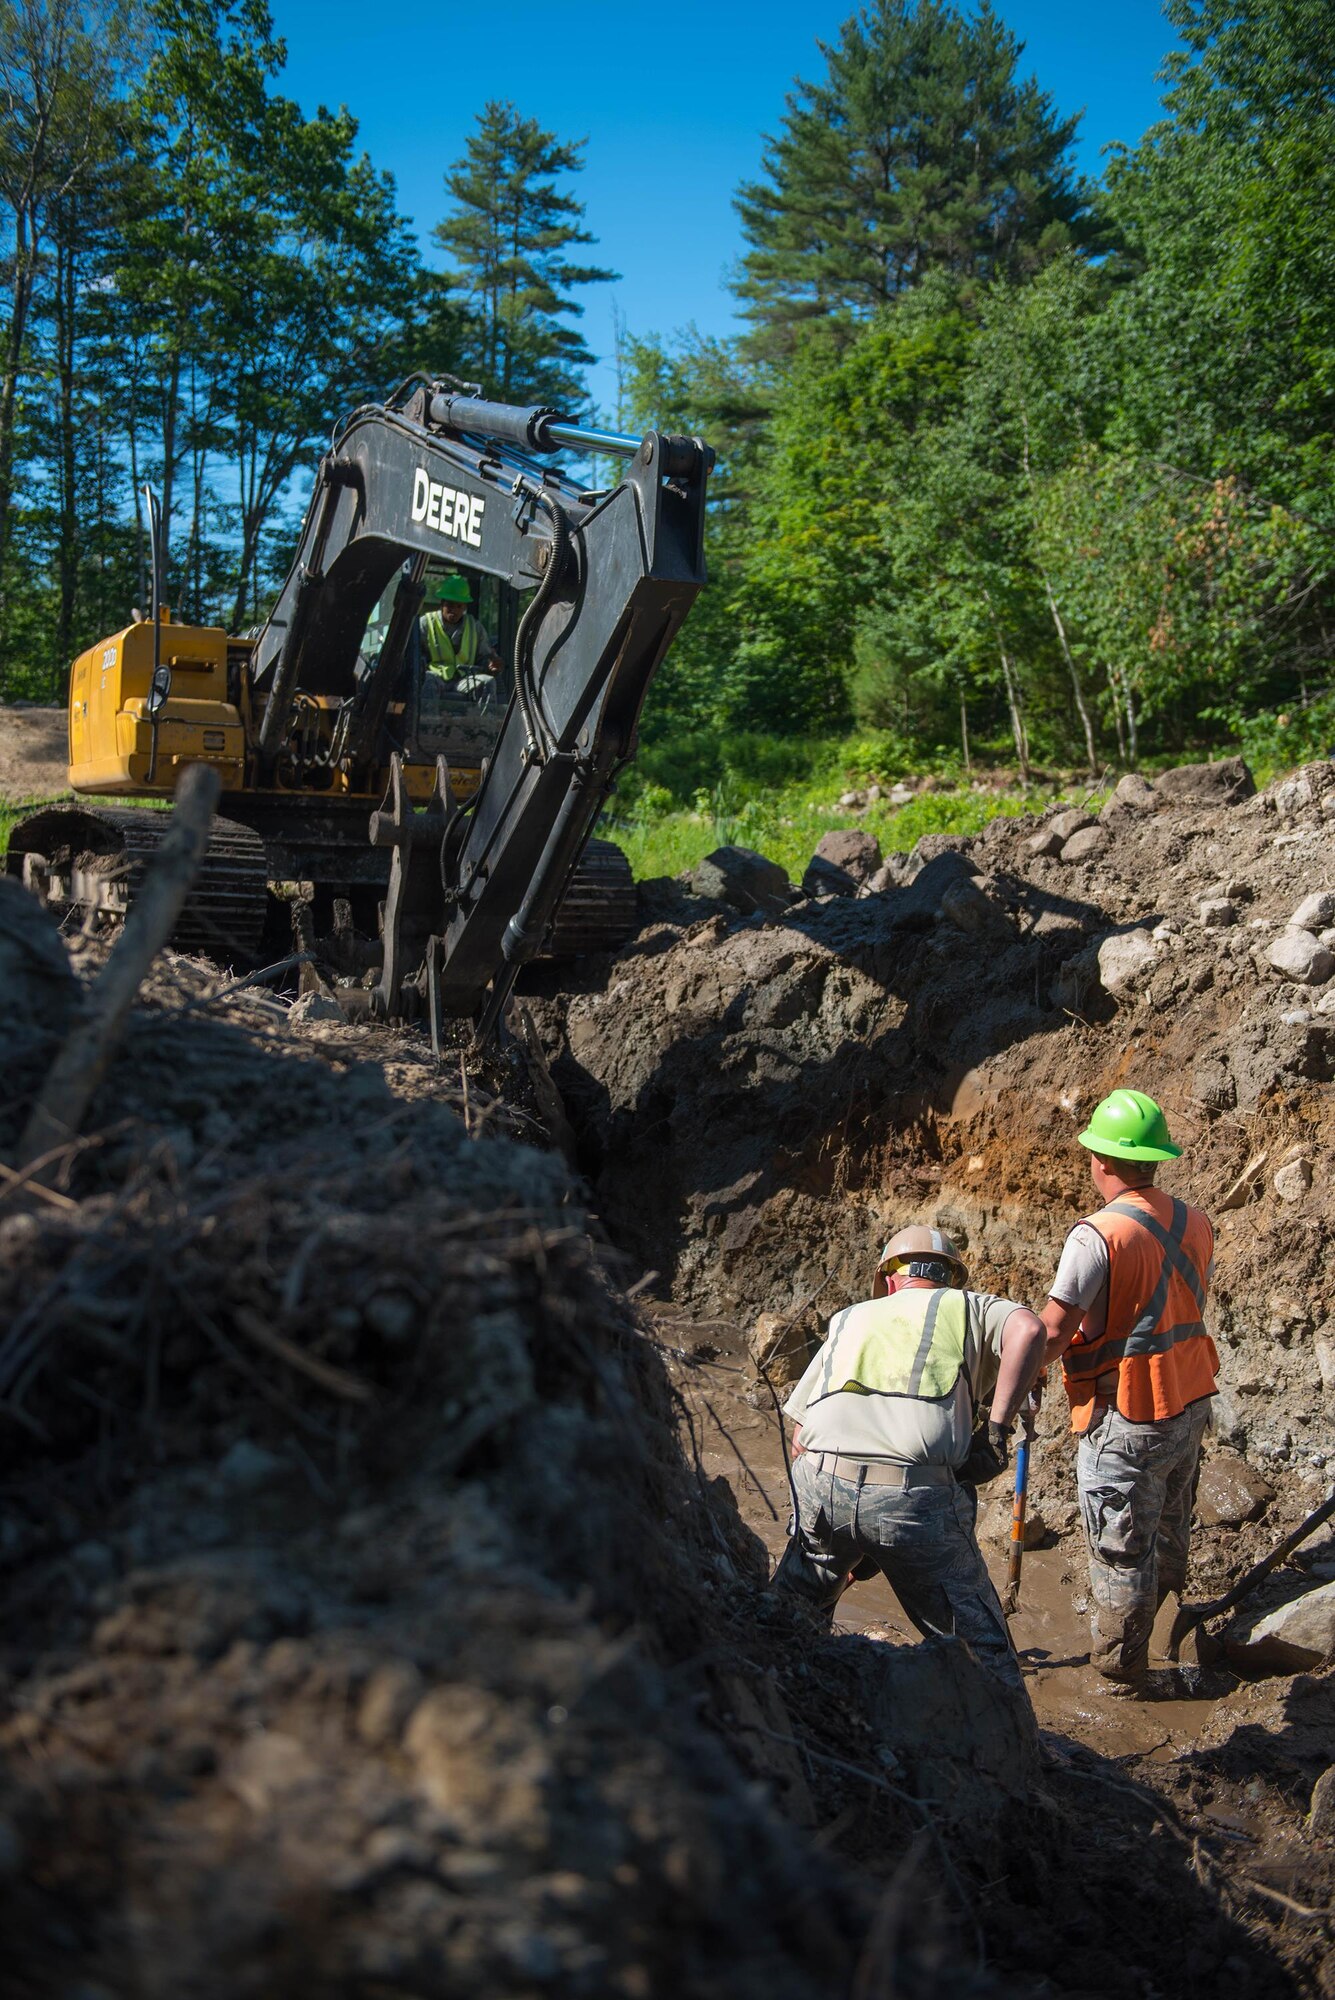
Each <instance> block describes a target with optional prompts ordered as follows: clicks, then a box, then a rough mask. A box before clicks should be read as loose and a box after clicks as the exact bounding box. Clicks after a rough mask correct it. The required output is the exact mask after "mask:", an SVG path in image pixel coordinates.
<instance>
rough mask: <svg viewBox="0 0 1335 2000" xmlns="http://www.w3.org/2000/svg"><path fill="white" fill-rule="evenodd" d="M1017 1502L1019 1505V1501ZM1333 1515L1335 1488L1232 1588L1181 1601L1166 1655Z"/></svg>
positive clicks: (1246, 1593) (1176, 1650)
mask: <svg viewBox="0 0 1335 2000" xmlns="http://www.w3.org/2000/svg"><path fill="white" fill-rule="evenodd" d="M1018 1478H1019V1473H1018V1469H1017V1473H1016V1479H1017V1483H1018ZM1016 1504H1017V1506H1018V1504H1019V1503H1018V1501H1017V1503H1016ZM1332 1515H1335V1492H1331V1493H1328V1494H1327V1496H1326V1498H1325V1499H1324V1500H1323V1501H1322V1502H1321V1505H1320V1506H1319V1507H1314V1508H1313V1510H1312V1512H1311V1513H1310V1514H1309V1515H1308V1516H1307V1519H1306V1520H1305V1521H1299V1523H1298V1525H1297V1527H1296V1528H1291V1529H1290V1530H1289V1532H1288V1534H1287V1535H1285V1537H1284V1539H1283V1541H1282V1542H1280V1543H1279V1544H1278V1546H1277V1547H1276V1548H1273V1549H1271V1551H1270V1554H1269V1555H1268V1556H1263V1557H1262V1559H1261V1561H1260V1562H1259V1563H1253V1565H1252V1567H1251V1568H1250V1569H1249V1570H1248V1571H1247V1574H1246V1575H1245V1576H1244V1577H1242V1578H1241V1579H1240V1580H1239V1582H1237V1583H1235V1584H1234V1586H1233V1588H1232V1590H1227V1591H1225V1593H1224V1595H1223V1596H1222V1597H1216V1598H1215V1599H1214V1601H1213V1602H1212V1603H1210V1604H1197V1605H1191V1604H1184V1605H1183V1607H1182V1609H1181V1610H1180V1611H1179V1612H1178V1614H1177V1617H1176V1618H1175V1619H1174V1620H1173V1629H1172V1631H1171V1632H1170V1633H1169V1635H1168V1657H1169V1659H1170V1660H1176V1659H1177V1657H1178V1655H1179V1653H1180V1652H1181V1648H1182V1641H1183V1640H1184V1639H1185V1638H1186V1636H1187V1634H1188V1632H1194V1631H1195V1630H1196V1627H1197V1626H1198V1625H1203V1624H1204V1623H1205V1621H1206V1619H1207V1618H1217V1617H1219V1615H1220V1613H1221V1612H1224V1611H1231V1610H1232V1609H1233V1606H1234V1605H1235V1604H1240V1603H1241V1602H1242V1600H1243V1598H1244V1597H1248V1596H1250V1594H1251V1593H1252V1591H1253V1590H1255V1588H1256V1586H1257V1584H1258V1583H1264V1581H1265V1579H1266V1578H1267V1577H1268V1576H1269V1574H1270V1572H1271V1570H1272V1569H1274V1568H1276V1567H1277V1565H1278V1564H1280V1563H1282V1562H1283V1560H1284V1558H1285V1556H1289V1555H1292V1554H1293V1551H1294V1550H1295V1549H1296V1548H1297V1546H1298V1544H1299V1542H1305V1541H1306V1540H1307V1537H1308V1536H1309V1535H1310V1534H1313V1533H1314V1532H1315V1531H1316V1529H1318V1528H1319V1527H1320V1526H1321V1524H1322V1522H1323V1521H1329V1520H1330V1518H1331V1516H1332ZM1017 1574H1018V1571H1017V1569H1016V1566H1015V1557H1014V1555H1012V1557H1011V1575H1012V1576H1015V1575H1017Z"/></svg>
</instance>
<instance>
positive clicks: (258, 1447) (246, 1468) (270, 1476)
mask: <svg viewBox="0 0 1335 2000" xmlns="http://www.w3.org/2000/svg"><path fill="white" fill-rule="evenodd" d="M291 1470H292V1468H291V1466H290V1465H289V1464H288V1462H287V1460H286V1459H285V1458H279V1457H278V1456H277V1454H276V1453H274V1452H272V1451H266V1450H265V1449H264V1446H263V1445H262V1444H253V1443H252V1442H251V1440H250V1439H249V1438H238V1439H237V1441H236V1443H235V1444H234V1445H233V1446H232V1447H231V1449H230V1451H226V1452H224V1454H223V1456H222V1457H221V1458H220V1459H219V1461H218V1482H219V1484H220V1485H222V1486H224V1487H226V1488H228V1489H229V1490H230V1491H231V1492H233V1493H259V1492H262V1491H263V1489H264V1488H265V1487H266V1486H274V1485H276V1484H277V1483H278V1481H279V1480H280V1479H286V1478H287V1477H288V1475H289V1473H290V1472H291Z"/></svg>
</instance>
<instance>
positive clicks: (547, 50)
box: [272, 0, 1175, 406]
mask: <svg viewBox="0 0 1335 2000" xmlns="http://www.w3.org/2000/svg"><path fill="white" fill-rule="evenodd" d="M272 4H273V8H274V18H275V23H276V26H277V28H278V31H279V33H280V34H282V35H283V36H284V37H285V38H286V40H287V43H288V67H287V70H286V72H285V75H284V77H283V79H282V81H281V83H280V85H279V87H280V88H281V89H283V90H284V91H285V92H286V93H287V94H288V95H290V96H292V97H295V98H296V99H297V101H298V102H299V103H300V104H302V105H303V106H304V107H305V108H306V109H308V110H311V109H313V108H314V106H315V105H316V104H317V103H324V104H328V105H330V106H336V105H339V104H346V105H347V106H348V108H349V110H350V111H351V112H352V113H353V115H354V116H355V117H356V118H357V120H358V121H359V123H360V127H361V139H362V143H363V144H364V145H365V147H366V150H367V151H368V152H369V153H370V155H371V158H372V159H373V160H374V161H375V163H376V165H377V166H379V167H381V168H383V169H386V170H387V171H389V172H390V173H392V174H393V175H394V178H395V180H396V182H397V184H398V189H399V202H400V206H401V208H402V209H403V211H404V212H405V213H406V214H407V215H409V216H411V217H412V218H413V221H414V223H415V224H416V226H417V229H418V232H419V235H420V236H421V238H422V243H423V249H424V251H425V252H426V253H427V255H428V256H429V257H431V258H432V260H433V261H435V258H434V252H433V251H432V248H431V245H430V231H431V225H432V224H433V223H434V222H435V221H436V220H437V219H438V218H439V216H440V214H441V212H442V210H443V207H444V203H445V196H444V190H443V185H442V176H443V175H444V172H445V170H446V168H447V167H448V166H449V165H450V163H451V162H452V161H453V160H455V159H457V158H458V156H459V155H460V154H461V153H462V151H463V147H464V143H465V140H466V138H467V135H468V132H469V130H470V128H471V125H472V121H473V117H474V115H475V113H476V111H477V110H478V109H479V107H480V106H481V105H482V104H483V103H484V102H485V101H486V100H487V99H488V98H492V97H499V98H509V99H512V100H513V102H514V103H515V104H516V105H517V106H518V108H519V109H520V111H522V112H523V113H524V114H525V115H526V116H531V117H535V118H538V119H540V120H541V121H542V122H543V124H544V125H546V126H548V127H549V128H550V129H552V130H554V131H556V132H557V133H559V134H560V135H561V137H562V138H578V137H581V136H583V135H585V134H587V135H588V146H587V149H586V153H585V160H586V168H585V171H584V173H583V174H582V175H581V176H580V181H579V192H580V194H581V195H582V197H583V199H584V202H585V204H586V207H587V211H588V221H589V226H590V227H591V228H592V229H593V231H594V232H595V234H596V235H597V237H598V248H597V250H596V251H595V252H592V253H591V255H592V256H593V257H594V259H595V261H598V262H601V263H603V264H605V265H608V266H610V267H611V268H612V269H614V270H617V271H619V272H620V273H621V274H622V275H621V278H620V280H619V282H618V283H617V284H615V285H603V286H598V287H595V288H591V289H590V291H589V292H588V294H587V295H586V296H587V303H586V312H585V318H584V332H585V336H586V338H587V340H588V342H589V345H590V346H591V347H592V348H593V350H594V352H595V353H596V354H599V355H600V356H603V357H606V356H607V355H608V354H609V353H610V351H611V345H612V305H611V302H612V300H613V299H615V301H616V305H617V307H618V309H619V310H620V312H621V314H622V315H623V316H624V319H625V321H626V324H627V325H628V326H629V328H630V330H631V331H632V332H633V333H640V334H644V333H650V332H656V333H660V334H669V333H671V332H672V331H673V330H674V329H675V328H677V327H681V326H685V325H686V324H687V322H689V321H692V320H693V321H694V322H695V323H696V324H697V325H698V326H699V327H700V328H701V330H702V331H704V332H706V333H720V334H722V333H727V332H729V331H730V330H732V327H733V318H732V300H731V296H730V294H729V292H728V287H727V277H728V271H729V268H730V267H731V265H732V264H733V262H734V261H735V259H736V257H737V256H738V254H739V251H740V249H741V241H740V237H739V234H738V229H737V219H736V217H735V215H734V214H733V210H732V195H733V191H734V189H735V188H736V186H737V183H738V182H739V181H740V180H743V179H746V178H750V177H752V176H754V174H755V173H756V171H757V168H758V165H759V161H760V153H761V143H762V141H761V135H762V133H764V132H767V131H773V130H774V129H776V127H777V126H778V124H779V121H780V119H781V117H782V112H783V103H784V97H785V95H786V93H787V91H788V90H789V89H790V88H791V85H792V81H793V79H794V77H796V76H812V75H816V74H818V73H819V70H820V67H821V64H820V56H819V53H818V51H817V48H816V42H817V40H818V38H820V37H825V38H826V39H829V38H830V37H832V36H833V35H834V34H835V33H836V32H837V30H838V27H839V24H840V22H841V21H843V20H844V19H846V18H847V16H848V14H849V13H850V12H852V11H853V10H852V7H851V5H850V4H849V0H807V4H805V5H799V4H796V0H767V3H766V0H717V4H715V5H712V6H711V5H708V4H706V0H666V4H664V5H663V6H661V7H653V6H646V5H644V4H643V0H621V3H620V4H615V5H614V4H612V0H581V4H580V5H578V6H576V7H572V8H561V9H550V8H542V7H536V6H533V5H528V6H516V5H513V4H510V0H489V4H484V5H483V6H481V7H480V8H478V9H477V10H476V11H475V12H472V13H464V12H463V11H462V10H460V11H459V12H454V11H450V12H446V11H445V10H444V9H442V8H440V7H438V6H435V5H432V4H429V0H398V4H396V5H394V6H392V7H391V6H387V7H386V8H385V10H384V12H383V13H381V12H380V11H379V10H378V9H376V8H371V7H368V6H367V5H366V0H272ZM998 11H999V12H1000V13H1001V14H1002V15H1003V17H1004V18H1005V19H1006V20H1007V22H1008V23H1009V24H1010V26H1011V27H1012V29H1013V30H1014V31H1015V33H1016V34H1017V35H1018V36H1019V37H1020V39H1021V40H1022V41H1023V42H1024V43H1025V44H1026V52H1025V57H1024V68H1025V69H1026V71H1032V72H1033V73H1034V74H1035V75H1036V76H1037V77H1038V79H1039V82H1040V83H1041V84H1042V85H1043V87H1044V88H1045V89H1046V90H1049V91H1050V92H1051V93H1052V95H1053V97H1054V99H1055V101H1056V104H1057V107H1058V109H1059V110H1060V111H1062V112H1071V111H1076V110H1080V109H1082V108H1083V110H1084V114H1085V115H1084V118H1083V121H1082V124H1081V137H1080V142H1079V145H1078V147H1077V159H1078V163H1079V165H1080V167H1081V168H1082V169H1083V171H1085V172H1086V173H1088V174H1091V175H1097V174H1098V173H1099V172H1100V171H1101V168H1102V160H1101V155H1102V151H1103V148H1104V147H1105V146H1107V145H1109V144H1111V143H1113V142H1115V141H1118V140H1123V141H1126V142H1132V141H1134V140H1135V139H1137V138H1138V137H1139V136H1140V134H1141V132H1142V131H1143V130H1144V129H1145V127H1146V126H1147V125H1148V124H1150V123H1151V122H1152V121H1153V119H1154V118H1155V116H1156V115H1157V112H1158V100H1159V86H1158V85H1157V84H1156V82H1155V74H1156V71H1157V70H1158V68H1159V66H1160V64H1161V62H1162V60H1163V57H1164V55H1165V53H1166V52H1167V51H1168V49H1169V48H1171V47H1172V46H1173V43H1174V40H1175V37H1174V36H1173V33H1172V31H1171V29H1170V28H1169V27H1168V24H1167V23H1166V22H1165V21H1164V20H1163V18H1162V15H1161V12H1160V8H1159V5H1158V0H1102V4H1101V5H1091V4H1089V0H1085V4H1084V5H1075V6H1073V5H1072V4H1071V0H999V6H998ZM592 387H593V391H594V394H595V396H596V397H597V398H598V399H599V400H600V401H601V402H602V403H603V404H604V405H605V406H610V403H611V399H612V395H613V378H612V374H611V370H610V368H609V367H608V366H607V364H606V362H605V361H604V364H603V365H602V366H601V367H600V368H599V369H598V370H597V371H595V375H594V378H593V382H592Z"/></svg>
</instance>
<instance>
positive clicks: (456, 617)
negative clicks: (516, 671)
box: [418, 576, 502, 694]
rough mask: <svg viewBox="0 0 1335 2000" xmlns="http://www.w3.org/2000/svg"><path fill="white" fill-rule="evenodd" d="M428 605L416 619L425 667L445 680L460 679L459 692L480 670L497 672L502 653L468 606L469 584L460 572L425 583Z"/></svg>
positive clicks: (491, 672)
mask: <svg viewBox="0 0 1335 2000" xmlns="http://www.w3.org/2000/svg"><path fill="white" fill-rule="evenodd" d="M427 600H428V602H429V603H430V605H431V607H432V608H431V609H430V610H429V611H424V612H423V614H422V616H421V618H420V619H419V620H418V629H419V631H420V634H421V640H422V658H423V662H424V664H425V666H426V668H427V671H428V672H429V673H430V674H431V675H433V676H435V677H436V678H438V679H440V680H442V681H445V682H454V681H459V682H460V683H461V686H460V692H461V693H465V694H467V693H471V692H473V689H472V687H471V686H470V685H468V683H469V682H470V681H471V680H472V678H473V676H475V675H476V674H479V673H488V674H495V673H499V672H500V669H501V665H502V661H501V656H500V654H499V653H498V652H497V651H496V648H495V646H494V645H493V644H492V642H491V639H490V637H489V636H488V634H487V631H486V629H485V627H484V626H483V624H482V622H481V620H480V619H478V618H477V617H475V616H474V614H473V612H472V611H471V610H470V609H469V604H470V598H469V591H468V585H467V583H466V582H465V581H464V579H463V577H461V576H442V577H437V579H436V580H435V582H434V583H432V584H429V585H428V587H427Z"/></svg>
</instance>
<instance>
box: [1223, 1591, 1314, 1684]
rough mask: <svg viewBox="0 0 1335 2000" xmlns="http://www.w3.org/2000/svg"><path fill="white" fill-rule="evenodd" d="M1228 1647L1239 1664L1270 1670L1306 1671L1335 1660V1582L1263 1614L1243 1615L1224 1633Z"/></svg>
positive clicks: (1226, 1646)
mask: <svg viewBox="0 0 1335 2000" xmlns="http://www.w3.org/2000/svg"><path fill="white" fill-rule="evenodd" d="M1224 1650H1225V1652H1226V1653H1227V1654H1228V1656H1229V1658H1230V1659H1231V1660H1235V1661H1236V1662H1237V1663H1238V1665H1239V1666H1245V1667H1250V1668H1253V1669H1257V1670H1259V1671H1261V1672H1268V1673H1281V1674H1283V1673H1295V1674H1296V1673H1303V1672H1304V1671H1305V1670H1306V1669H1307V1668H1309V1667H1320V1666H1323V1665H1324V1664H1325V1662H1326V1661H1327V1660H1330V1659H1335V1583H1326V1584H1322V1585H1321V1587H1320V1588H1319V1589H1317V1590H1306V1591H1304V1592H1303V1594H1302V1596H1301V1597H1294V1598H1291V1599H1290V1600H1289V1602H1288V1603H1287V1604H1281V1605H1280V1606H1279V1608H1278V1609H1277V1610H1275V1611H1267V1612H1266V1613H1265V1615H1264V1616H1263V1617H1259V1618H1257V1617H1252V1618H1247V1617H1242V1618H1239V1619H1238V1620H1237V1621H1236V1622H1235V1623H1234V1624H1233V1625H1231V1626H1230V1627H1229V1629H1228V1631H1227V1632H1226V1633H1225V1634H1224Z"/></svg>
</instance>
